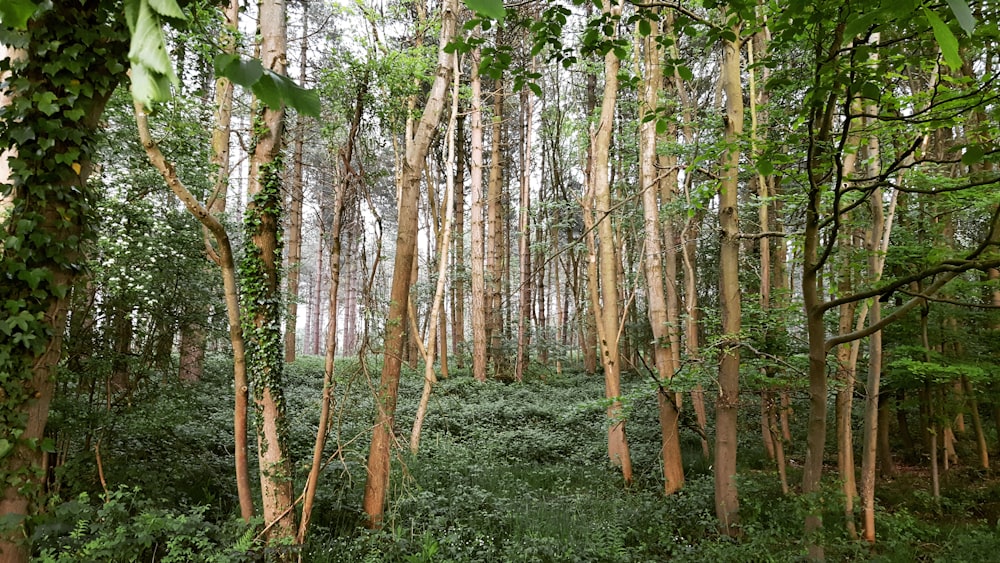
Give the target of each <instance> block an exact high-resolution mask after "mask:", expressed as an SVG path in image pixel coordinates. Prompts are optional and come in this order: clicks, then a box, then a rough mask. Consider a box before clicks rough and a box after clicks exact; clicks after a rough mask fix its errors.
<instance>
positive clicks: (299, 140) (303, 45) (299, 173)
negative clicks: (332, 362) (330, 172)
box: [285, 0, 336, 363]
mask: <svg viewBox="0 0 1000 563" xmlns="http://www.w3.org/2000/svg"><path fill="white" fill-rule="evenodd" d="M308 6H309V4H308V0H303V2H302V36H301V37H300V38H299V85H300V86H302V87H305V85H306V58H307V56H308V54H309V14H308ZM305 136H306V117H305V116H304V115H302V114H299V115H298V117H297V120H296V123H295V140H294V141H293V143H292V178H291V180H292V181H291V186H290V190H289V191H290V193H289V194H288V202H289V208H290V209H289V213H288V256H287V262H286V264H287V266H286V268H285V270H286V271H287V272H288V280H287V284H288V285H287V287H288V311H287V313H286V315H285V362H287V363H292V362H294V361H295V344H296V337H297V335H298V320H299V274H300V271H301V267H302V203H303V199H304V197H305V196H304V192H305V190H304V189H303V188H304V186H303V179H304V178H303V176H304V172H303V166H302V160H303V158H304V153H305V141H306V139H305ZM331 322H334V323H335V322H336V321H333V320H331Z"/></svg>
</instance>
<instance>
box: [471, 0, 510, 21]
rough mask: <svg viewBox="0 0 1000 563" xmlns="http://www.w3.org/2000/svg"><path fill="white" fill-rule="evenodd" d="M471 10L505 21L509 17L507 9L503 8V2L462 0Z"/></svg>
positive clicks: (498, 0)
mask: <svg viewBox="0 0 1000 563" xmlns="http://www.w3.org/2000/svg"><path fill="white" fill-rule="evenodd" d="M462 1H463V2H465V5H466V6H468V8H469V9H470V10H472V11H473V12H475V13H476V14H478V15H480V16H483V17H486V18H490V19H494V20H497V21H503V19H504V17H506V16H507V9H506V8H504V7H503V0H462Z"/></svg>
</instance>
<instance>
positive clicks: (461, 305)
mask: <svg viewBox="0 0 1000 563" xmlns="http://www.w3.org/2000/svg"><path fill="white" fill-rule="evenodd" d="M455 151H456V152H455V211H454V213H455V229H454V233H452V237H453V238H454V240H455V245H454V248H455V253H454V258H453V260H454V269H455V273H456V275H455V277H454V279H453V280H452V293H451V298H452V307H451V353H452V355H453V356H454V357H455V365H456V366H457V367H458V368H459V369H461V368H463V367H465V359H464V358H463V354H462V348H463V347H464V345H465V276H466V273H465V114H463V113H459V114H458V120H457V121H456V123H455ZM443 355H444V353H443V352H442V356H443Z"/></svg>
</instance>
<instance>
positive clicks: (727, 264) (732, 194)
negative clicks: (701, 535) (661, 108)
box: [715, 23, 743, 535]
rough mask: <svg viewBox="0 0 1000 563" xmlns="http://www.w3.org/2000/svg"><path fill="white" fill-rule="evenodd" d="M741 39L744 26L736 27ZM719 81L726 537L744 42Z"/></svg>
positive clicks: (718, 442)
mask: <svg viewBox="0 0 1000 563" xmlns="http://www.w3.org/2000/svg"><path fill="white" fill-rule="evenodd" d="M731 31H732V32H733V33H734V34H735V37H737V38H738V37H740V24H739V23H737V24H735V25H734V26H733V28H732V30H731ZM722 49H723V50H722V53H723V54H722V70H721V76H720V80H721V81H722V89H723V91H724V92H725V94H726V106H725V107H726V113H725V120H724V122H725V143H726V147H727V149H726V151H725V153H724V155H723V159H722V163H721V164H722V172H721V177H722V181H721V184H720V186H719V230H720V234H721V238H722V241H721V246H720V250H719V305H720V308H721V313H722V337H723V343H722V347H721V350H720V352H719V358H720V359H719V396H718V399H717V400H716V407H715V413H716V414H715V416H716V425H715V428H716V430H715V514H716V517H717V518H718V519H719V525H720V527H721V531H722V532H723V533H724V534H726V535H736V534H738V533H739V506H740V505H739V496H738V493H737V489H736V445H737V442H738V439H737V413H738V407H739V372H740V348H739V346H740V342H739V338H740V336H739V333H740V329H741V307H740V282H739V253H740V241H739V222H738V218H737V211H736V210H737V203H738V199H737V196H738V193H737V192H738V189H739V182H738V179H739V164H740V152H741V151H740V147H739V143H740V136H741V135H742V134H743V89H742V86H741V78H740V45H739V40H738V39H737V40H733V41H729V40H727V41H725V42H724V43H723V48H722Z"/></svg>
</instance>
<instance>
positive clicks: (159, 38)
mask: <svg viewBox="0 0 1000 563" xmlns="http://www.w3.org/2000/svg"><path fill="white" fill-rule="evenodd" d="M128 59H129V60H130V61H132V63H133V64H140V65H143V66H146V67H149V69H150V70H151V71H153V72H156V73H158V74H164V75H168V76H172V75H173V72H174V70H173V66H172V65H171V64H170V57H169V56H168V55H167V47H166V41H165V40H164V38H163V27H162V24H161V23H160V18H159V17H157V15H156V14H155V13H154V12H153V10H152V9H151V8H150V7H149V2H148V1H147V0H141V1H140V3H139V13H138V15H137V18H136V22H135V31H134V32H133V33H132V44H131V45H130V46H129V50H128Z"/></svg>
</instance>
